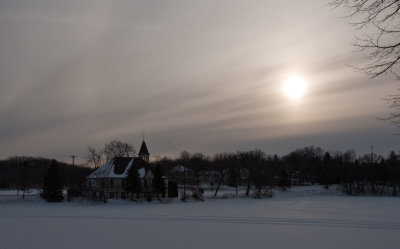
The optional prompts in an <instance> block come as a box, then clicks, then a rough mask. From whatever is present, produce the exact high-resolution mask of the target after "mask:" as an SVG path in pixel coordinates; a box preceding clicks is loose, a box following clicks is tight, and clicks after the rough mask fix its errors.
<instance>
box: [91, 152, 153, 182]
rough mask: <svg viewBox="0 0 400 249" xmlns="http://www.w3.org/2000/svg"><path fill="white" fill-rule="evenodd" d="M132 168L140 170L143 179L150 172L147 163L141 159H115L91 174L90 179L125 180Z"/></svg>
mask: <svg viewBox="0 0 400 249" xmlns="http://www.w3.org/2000/svg"><path fill="white" fill-rule="evenodd" d="M132 166H134V167H136V168H137V169H138V170H139V175H140V177H141V178H143V177H144V176H145V174H146V172H147V170H149V167H148V165H147V163H146V162H145V161H143V159H141V158H139V157H114V158H113V159H112V160H110V161H108V162H107V163H106V164H104V165H103V166H101V167H100V168H98V169H97V170H95V171H94V172H93V173H92V174H90V175H89V176H88V178H125V177H127V176H128V171H129V169H130V168H131V167H132Z"/></svg>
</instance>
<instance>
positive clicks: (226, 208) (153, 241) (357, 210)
mask: <svg viewBox="0 0 400 249" xmlns="http://www.w3.org/2000/svg"><path fill="white" fill-rule="evenodd" d="M327 193H330V192H329V191H328V192H327ZM399 207H400V198H396V197H349V196H343V195H340V194H336V195H335V194H331V193H330V195H326V194H323V190H321V189H319V190H318V189H317V190H316V189H307V188H298V189H296V190H290V191H289V193H280V192H278V193H276V194H275V196H274V198H272V199H262V200H253V199H243V198H232V199H222V200H221V199H220V200H212V199H207V201H205V202H194V201H193V202H188V203H183V202H180V201H178V200H176V201H174V202H172V203H170V204H159V203H145V202H144V203H131V202H126V201H110V202H109V203H107V204H102V203H90V202H87V201H74V202H71V203H67V202H64V203H54V204H50V203H45V202H43V201H42V200H40V199H38V198H37V197H36V198H35V197H28V198H27V200H26V201H20V199H19V198H18V200H15V199H13V198H12V197H5V196H0V241H1V246H0V247H1V248H5V249H14V248H15V249H16V248H30V249H36V248H37V249H47V248H49V249H55V248H74V249H76V248H85V249H86V248H95V249H103V248H104V249H106V248H107V249H111V248H140V249H142V248H173V249H189V248H202V249H203V248H230V249H235V248H238V249H239V248H240V249H243V248H249V249H253V248H290V249H293V248H307V249H312V248H315V249H321V248H324V249H329V248H335V249H337V248H352V249H353V248H363V249H364V248H374V249H375V248H381V249H385V248H388V249H389V248H393V249H394V248H396V249H398V248H400V247H399V245H400V212H399Z"/></svg>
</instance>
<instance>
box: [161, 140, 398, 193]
mask: <svg viewBox="0 0 400 249" xmlns="http://www.w3.org/2000/svg"><path fill="white" fill-rule="evenodd" d="M153 164H155V165H163V167H164V169H165V170H166V172H169V173H168V176H169V182H170V183H177V184H178V185H179V186H180V188H181V189H183V191H184V192H183V194H184V195H186V191H187V190H189V192H190V193H191V194H192V195H193V196H195V197H198V196H201V193H202V191H203V189H204V188H210V189H212V190H213V191H214V196H217V195H218V192H219V190H220V188H221V186H222V185H228V186H231V187H234V188H235V189H236V195H244V196H251V197H254V198H262V197H270V196H271V195H272V188H274V187H279V188H282V189H286V188H289V187H291V186H293V185H311V184H321V185H325V186H327V187H329V185H333V184H337V185H339V186H340V187H341V189H342V191H344V192H345V193H347V194H349V195H363V194H368V195H398V194H399V193H400V154H397V153H396V152H394V151H392V152H390V153H389V155H388V156H387V157H383V156H379V155H377V154H375V153H368V154H364V155H361V156H357V155H356V153H355V152H354V151H353V150H348V151H345V152H341V151H324V150H323V149H322V148H319V147H315V146H308V147H304V148H300V149H297V150H295V151H293V152H291V153H289V154H287V155H284V156H278V155H267V154H266V153H265V152H263V151H261V150H251V151H237V152H235V153H218V154H216V155H214V156H211V157H207V156H205V155H203V154H201V153H189V152H187V151H183V152H182V153H181V154H180V156H179V157H178V158H175V159H171V158H167V157H164V158H161V159H159V160H158V161H156V162H153ZM177 165H181V167H180V168H177ZM240 191H242V192H241V193H239V192H240ZM184 197H185V196H184Z"/></svg>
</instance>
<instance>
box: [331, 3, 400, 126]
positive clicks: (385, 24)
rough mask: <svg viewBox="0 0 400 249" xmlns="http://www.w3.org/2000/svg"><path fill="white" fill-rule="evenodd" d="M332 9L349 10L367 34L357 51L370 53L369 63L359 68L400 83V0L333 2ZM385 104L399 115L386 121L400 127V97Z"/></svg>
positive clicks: (363, 32)
mask: <svg viewBox="0 0 400 249" xmlns="http://www.w3.org/2000/svg"><path fill="white" fill-rule="evenodd" d="M331 5H332V6H334V7H345V8H347V9H348V10H349V11H350V15H349V16H348V17H349V18H350V19H351V20H352V25H354V26H355V27H356V28H357V30H359V31H361V33H362V34H364V35H362V36H356V41H355V42H354V47H355V48H356V49H357V50H358V51H363V52H366V53H367V54H368V59H369V62H368V63H367V64H365V65H363V66H360V67H355V68H356V69H358V70H359V71H361V72H363V73H365V74H367V75H369V76H370V77H372V78H374V77H377V76H380V75H384V74H391V75H395V76H396V78H397V79H400V74H399V65H400V0H331ZM399 91H400V89H399ZM385 100H386V101H387V102H388V104H389V107H390V108H392V109H394V110H395V111H393V112H392V113H390V114H389V115H388V116H387V117H386V118H383V120H389V121H391V122H392V123H393V124H395V125H397V126H399V125H400V94H399V93H398V94H394V95H390V96H388V97H387V98H386V99H385Z"/></svg>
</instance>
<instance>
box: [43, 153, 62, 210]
mask: <svg viewBox="0 0 400 249" xmlns="http://www.w3.org/2000/svg"><path fill="white" fill-rule="evenodd" d="M62 187H63V186H62V184H61V182H60V180H59V177H58V163H57V161H56V160H54V159H53V160H52V161H51V163H50V165H49V167H48V169H47V172H46V176H45V178H44V183H43V191H42V194H41V196H42V198H43V199H45V200H46V201H48V202H60V201H62V200H64V196H63V193H62Z"/></svg>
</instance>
